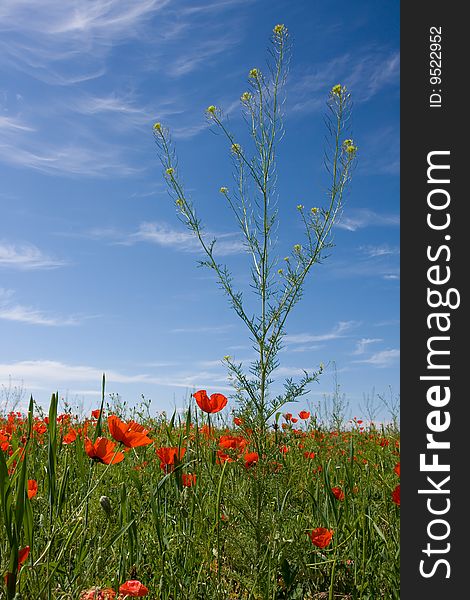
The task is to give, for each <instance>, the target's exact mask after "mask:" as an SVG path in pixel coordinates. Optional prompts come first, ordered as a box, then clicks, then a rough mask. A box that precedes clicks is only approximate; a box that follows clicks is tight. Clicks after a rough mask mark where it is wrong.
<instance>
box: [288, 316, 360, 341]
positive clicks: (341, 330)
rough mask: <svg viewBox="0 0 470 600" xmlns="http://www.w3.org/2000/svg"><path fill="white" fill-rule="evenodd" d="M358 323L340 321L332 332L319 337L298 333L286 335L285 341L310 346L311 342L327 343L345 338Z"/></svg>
mask: <svg viewBox="0 0 470 600" xmlns="http://www.w3.org/2000/svg"><path fill="white" fill-rule="evenodd" d="M357 326H358V323H357V321H340V322H339V323H338V324H337V325H336V326H335V327H333V329H331V331H328V332H327V333H322V334H319V335H312V334H310V333H297V334H294V335H286V336H285V337H284V340H285V341H286V342H287V343H288V344H308V343H309V342H326V341H329V340H336V339H338V338H341V337H345V336H344V334H345V333H346V332H348V331H350V330H351V329H353V328H354V327H357Z"/></svg>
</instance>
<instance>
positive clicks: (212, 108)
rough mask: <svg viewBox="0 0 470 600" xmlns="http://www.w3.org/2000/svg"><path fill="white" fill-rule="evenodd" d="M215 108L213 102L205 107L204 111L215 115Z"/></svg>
mask: <svg viewBox="0 0 470 600" xmlns="http://www.w3.org/2000/svg"><path fill="white" fill-rule="evenodd" d="M216 110H217V109H216V107H215V106H214V105H213V104H211V105H210V106H208V107H207V109H206V112H208V113H209V114H210V115H215V111H216Z"/></svg>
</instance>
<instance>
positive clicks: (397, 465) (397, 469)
mask: <svg viewBox="0 0 470 600" xmlns="http://www.w3.org/2000/svg"><path fill="white" fill-rule="evenodd" d="M393 470H394V472H395V473H396V474H397V475H398V477H400V463H399V462H397V464H396V465H395V467H394V468H393Z"/></svg>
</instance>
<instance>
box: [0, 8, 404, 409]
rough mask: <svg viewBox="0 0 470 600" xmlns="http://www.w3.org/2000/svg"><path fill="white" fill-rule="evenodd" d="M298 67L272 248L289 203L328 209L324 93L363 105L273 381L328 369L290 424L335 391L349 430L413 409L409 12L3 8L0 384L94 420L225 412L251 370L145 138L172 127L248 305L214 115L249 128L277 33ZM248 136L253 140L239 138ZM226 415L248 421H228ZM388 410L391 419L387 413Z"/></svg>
mask: <svg viewBox="0 0 470 600" xmlns="http://www.w3.org/2000/svg"><path fill="white" fill-rule="evenodd" d="M277 23H283V24H285V25H286V27H288V29H289V32H290V35H291V41H292V58H291V63H290V71H289V77H288V82H287V101H286V105H285V112H286V116H285V129H286V134H285V137H284V139H283V141H282V143H281V145H280V147H279V151H278V206H279V212H280V221H281V225H280V228H279V252H280V254H281V255H282V256H284V254H283V253H285V249H286V248H290V247H292V245H293V244H295V243H297V241H298V237H299V236H300V235H301V229H300V224H299V220H298V214H297V211H296V206H297V205H298V204H299V203H301V204H305V205H306V206H307V207H309V206H318V205H322V204H324V203H325V197H326V196H325V192H326V189H327V187H328V178H327V176H326V174H325V171H324V168H323V165H322V157H323V149H324V141H325V126H324V123H323V116H324V114H325V101H326V99H327V97H328V92H329V90H330V89H331V87H332V86H333V85H335V84H337V83H342V84H344V85H346V86H347V87H348V88H349V90H350V91H351V93H352V97H353V102H354V110H353V118H352V135H353V137H354V140H355V143H357V145H358V146H359V153H358V164H357V167H356V169H355V172H354V177H353V181H352V184H351V186H350V188H349V190H348V192H347V196H346V203H345V208H344V213H343V216H342V219H341V221H340V222H339V223H338V224H337V225H336V226H335V230H334V241H335V247H334V248H333V250H332V252H331V255H330V256H329V258H328V259H327V260H326V261H325V262H324V263H323V264H321V265H317V266H315V267H314V269H313V271H312V276H311V277H310V279H309V281H308V283H307V285H306V288H305V294H304V297H303V299H302V301H301V303H300V304H298V305H297V307H296V309H295V311H294V313H293V314H292V316H291V319H290V321H289V322H288V325H287V336H286V339H285V347H284V349H283V351H282V353H281V354H280V356H279V358H280V360H281V366H280V369H279V371H278V372H277V373H276V376H277V379H278V381H279V383H281V382H282V379H283V378H284V377H290V376H296V375H297V374H298V373H299V372H301V370H302V369H308V370H312V369H316V368H317V367H318V365H319V363H320V362H323V363H325V364H326V365H327V369H326V372H325V373H324V375H323V376H322V377H321V380H320V382H319V383H318V384H313V386H312V388H311V393H310V394H309V395H308V396H307V397H305V398H304V399H302V400H301V402H300V403H299V404H298V406H296V407H290V408H293V409H294V410H296V409H298V410H300V409H301V408H305V407H306V406H314V405H315V404H316V403H317V402H318V401H320V400H322V399H323V398H324V397H325V395H327V396H328V395H331V394H332V393H333V391H334V386H335V377H336V378H337V379H336V380H337V382H338V383H339V385H340V391H341V393H344V394H345V395H346V399H347V400H348V402H349V405H350V412H351V415H359V414H361V411H362V412H364V411H363V409H364V399H365V397H367V396H371V395H372V392H373V391H375V393H376V394H380V395H383V394H385V395H390V390H391V391H392V394H393V395H397V394H398V391H399V347H400V343H399V3H398V2H388V1H384V2H364V1H362V0H361V1H357V2H345V1H343V0H340V1H337V2H334V3H332V2H327V1H326V0H323V1H318V2H315V1H298V2H287V1H286V0H282V1H281V0H269V1H266V0H252V1H251V0H221V1H215V0H214V1H211V2H209V1H207V0H197V1H180V0H177V1H174V0H95V1H94V2H86V1H85V0H70V1H69V2H65V3H64V2H61V1H59V0H43V1H42V2H40V3H38V2H34V1H33V0H20V1H18V0H3V2H2V3H1V5H0V70H1V78H0V182H1V183H0V206H1V211H0V216H1V218H0V340H1V344H0V384H1V385H2V386H4V388H7V387H8V386H9V385H10V384H11V385H13V386H20V387H21V388H23V390H24V395H25V397H26V398H27V397H29V394H30V393H32V394H33V396H34V397H35V398H36V399H37V400H38V401H39V402H40V403H43V404H46V403H47V402H48V399H49V398H50V395H51V393H52V392H54V391H56V390H58V391H59V394H60V396H62V397H64V398H68V400H69V401H71V402H72V403H82V404H83V405H84V406H85V408H86V409H87V408H88V407H93V408H94V407H96V406H97V404H98V401H99V395H100V385H101V374H102V373H103V372H104V373H106V377H107V391H108V392H110V393H111V392H114V393H119V394H120V395H121V396H122V397H123V398H124V399H125V400H126V401H127V402H128V403H129V404H131V405H132V404H134V403H136V402H138V401H139V400H140V398H141V395H142V394H143V395H144V396H145V397H147V398H151V399H152V407H153V410H157V411H160V410H167V411H170V412H171V410H172V409H173V408H174V407H177V408H180V407H182V406H183V405H184V402H185V400H186V399H187V398H188V396H189V394H190V393H191V392H193V391H194V390H196V389H201V388H203V389H207V390H208V392H209V393H213V392H217V391H219V392H222V393H227V394H229V392H230V389H229V386H228V384H227V379H226V371H225V368H224V366H223V365H222V364H221V359H222V358H223V356H225V355H227V354H230V355H232V356H234V357H235V358H236V359H237V360H240V361H249V360H250V359H251V358H252V357H253V353H252V350H251V349H250V343H249V338H248V335H247V333H246V332H245V331H244V330H243V328H242V327H241V325H240V324H239V323H238V322H237V320H236V317H235V316H234V315H232V314H231V312H230V310H229V308H228V303H227V301H226V298H225V297H224V296H223V295H222V294H221V292H220V290H219V289H218V288H217V285H216V283H215V281H214V279H213V277H212V275H211V273H209V272H206V271H204V270H202V269H198V268H197V260H198V259H199V258H201V255H200V254H199V251H198V249H197V245H196V244H195V243H194V240H193V239H192V238H191V237H190V233H189V232H188V231H187V230H186V229H185V228H184V227H183V225H182V224H181V223H180V222H179V221H178V219H177V217H176V214H175V211H174V207H173V204H172V202H171V200H170V198H169V197H168V194H167V191H166V188H165V182H164V180H163V176H162V169H161V166H160V164H159V162H158V158H157V152H156V148H155V146H154V141H153V137H152V125H153V123H154V122H155V121H160V122H162V123H164V124H165V125H167V126H168V127H169V128H170V130H171V131H172V135H173V138H174V142H175V144H176V148H177V153H178V158H179V165H180V168H181V172H182V174H183V179H184V182H185V185H186V187H187V189H188V190H189V191H190V193H191V197H192V199H193V201H194V203H195V204H196V205H197V206H198V209H199V212H200V215H201V217H202V218H203V220H204V222H205V223H206V227H207V230H208V231H210V232H211V233H213V234H215V235H216V236H219V238H220V240H221V242H220V245H221V247H222V252H221V257H220V258H221V259H223V260H224V261H226V262H227V263H228V264H229V265H230V267H231V268H232V269H233V271H234V274H235V276H236V278H237V284H238V285H239V287H240V289H242V290H245V291H248V283H249V281H248V278H247V275H246V273H247V263H246V261H247V257H246V256H244V255H243V253H242V252H241V251H240V239H239V237H238V235H237V230H236V228H235V225H234V223H233V221H232V220H231V219H230V213H229V211H228V210H227V209H226V207H225V206H224V205H223V198H222V197H221V195H220V193H219V192H218V190H219V188H220V187H221V186H224V185H229V184H230V182H231V181H232V179H231V178H232V164H231V161H230V156H229V154H230V153H229V149H228V148H227V145H226V144H225V143H224V141H223V139H222V137H221V136H214V135H213V134H212V133H211V131H210V130H209V128H208V125H207V121H206V118H205V116H204V111H205V109H206V108H207V106H209V105H212V104H215V105H217V106H220V107H221V108H223V109H224V111H225V113H226V114H227V115H228V118H229V119H230V126H231V129H232V130H233V131H235V132H238V131H240V132H241V131H243V127H244V123H243V120H242V118H241V111H240V102H239V97H240V95H241V93H243V92H244V91H245V90H246V89H247V78H248V72H249V70H250V69H251V68H253V67H258V68H263V66H264V64H265V59H266V56H267V55H266V49H267V47H268V43H269V36H270V33H271V31H272V28H273V26H274V25H276V24H277ZM240 135H241V134H240ZM232 406H233V405H232ZM382 413H383V411H382V409H380V410H379V415H378V418H379V417H383V418H385V417H386V413H383V414H382Z"/></svg>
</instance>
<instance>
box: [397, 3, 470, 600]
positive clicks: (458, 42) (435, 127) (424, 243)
mask: <svg viewBox="0 0 470 600" xmlns="http://www.w3.org/2000/svg"><path fill="white" fill-rule="evenodd" d="M460 6H461V5H459V4H458V3H455V2H436V1H434V0H431V1H428V2H423V3H416V2H406V3H405V2H402V3H401V8H400V10H401V131H400V134H401V190H400V194H401V199H400V206H401V209H400V213H401V329H400V336H401V385H400V387H401V393H400V398H401V417H400V422H401V436H402V453H403V456H402V458H401V475H402V477H401V479H402V485H401V487H402V488H403V489H402V490H401V492H402V494H401V495H402V499H403V502H402V503H401V509H400V510H401V592H400V594H401V595H400V598H402V599H403V600H418V599H421V598H425V599H426V600H434V599H436V600H442V599H447V598H464V597H468V598H470V584H469V582H468V581H467V577H466V574H467V572H468V571H470V568H469V567H468V566H467V565H466V563H467V560H468V544H467V537H468V532H469V530H470V528H469V525H468V522H469V520H468V510H466V509H467V505H468V504H470V500H469V496H468V494H467V491H466V490H467V488H468V480H469V475H470V470H469V468H468V459H467V456H468V457H470V451H469V450H470V446H469V444H468V443H467V440H468V441H470V435H469V433H468V427H469V420H468V406H469V404H470V398H469V397H468V396H469V394H468V389H469V387H470V386H469V385H468V384H467V381H466V376H467V374H468V375H469V376H470V368H469V366H468V360H467V356H468V355H469V345H470V344H468V343H467V335H469V334H470V327H469V325H468V321H469V320H470V317H469V316H467V318H466V315H465V310H466V308H465V307H466V299H467V297H468V293H467V288H468V283H467V280H468V273H469V272H470V269H469V268H468V261H467V259H468V258H470V248H469V245H468V244H467V243H466V242H467V240H469V239H470V227H469V224H470V221H467V213H468V209H467V205H470V193H469V191H468V190H467V189H465V188H464V178H465V175H466V172H467V171H468V169H469V167H468V166H466V165H464V160H465V158H466V154H468V152H467V151H466V148H465V146H467V145H469V140H470V135H469V127H468V118H469V117H468V115H467V113H468V111H469V108H468V95H467V94H466V92H465V88H466V87H468V75H467V73H468V66H467V65H466V63H467V61H468V52H467V51H466V47H467V45H466V40H467V39H468V38H469V33H468V32H467V31H466V21H465V19H464V17H463V14H462V13H461V10H460ZM433 28H434V29H433ZM439 38H440V39H439ZM433 43H434V44H436V45H435V46H431V44H433ZM438 46H439V48H438ZM433 51H434V52H436V54H431V53H432V52H433ZM431 61H434V62H431ZM430 69H432V70H433V73H434V75H435V76H436V77H437V75H436V74H437V73H439V71H440V73H439V76H438V78H436V79H434V80H431V76H432V73H431V72H430ZM439 79H440V81H439ZM430 153H433V154H430ZM430 165H434V167H433V166H431V170H430V171H428V169H429V167H430ZM439 165H440V166H439ZM443 166H449V167H450V168H449V169H445V168H441V167H443ZM438 205H439V207H438ZM446 205H447V206H446ZM446 224H447V225H446ZM444 225H446V226H445V227H444ZM431 267H434V269H432V270H429V269H430V268H431ZM447 276H449V279H448V281H445V282H444V280H446V278H447ZM431 280H433V281H431ZM428 290H434V291H435V293H432V292H430V291H428ZM451 290H454V291H451ZM439 293H440V294H441V296H439ZM429 294H431V295H429ZM440 298H442V302H441V300H440ZM458 299H459V301H460V305H459V306H458V307H457V306H456V305H457V304H458ZM446 300H448V304H449V305H452V306H455V307H454V308H451V307H450V306H445V302H446ZM431 304H434V305H437V306H434V307H432V306H431ZM439 304H440V305H439ZM433 313H434V314H436V313H440V314H441V316H440V317H432V316H430V315H432V314H433ZM446 327H447V328H448V330H447V331H445V328H446ZM446 337H447V338H448V339H446ZM437 351H445V352H448V354H447V353H442V354H438V353H437ZM446 367H447V368H446ZM423 377H424V378H423ZM446 377H448V379H446ZM431 388H433V389H431ZM446 395H448V396H449V397H448V398H447V399H446ZM449 419H450V422H449ZM438 429H442V431H440V432H439V431H438ZM431 434H432V436H433V437H432V438H431V439H432V440H434V443H436V447H434V448H433V447H432V445H431V447H430V448H427V444H428V443H430V442H429V438H427V435H431ZM437 442H441V443H442V446H440V447H437ZM446 443H449V448H446V447H445V444H446ZM420 455H424V458H422V459H421V460H422V465H421V468H420ZM433 461H434V462H435V463H436V465H437V466H436V467H434V470H431V469H433V467H432V463H433ZM429 465H431V466H429ZM446 465H448V466H449V471H445V468H446ZM426 469H428V470H426ZM441 469H442V470H441ZM447 477H449V479H446V478H447ZM428 478H429V479H428ZM419 490H421V493H419ZM432 511H434V514H433V513H432ZM439 513H440V514H439ZM433 537H434V538H442V539H432V538H433ZM420 569H421V572H420ZM423 573H424V574H423ZM425 575H426V576H425Z"/></svg>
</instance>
